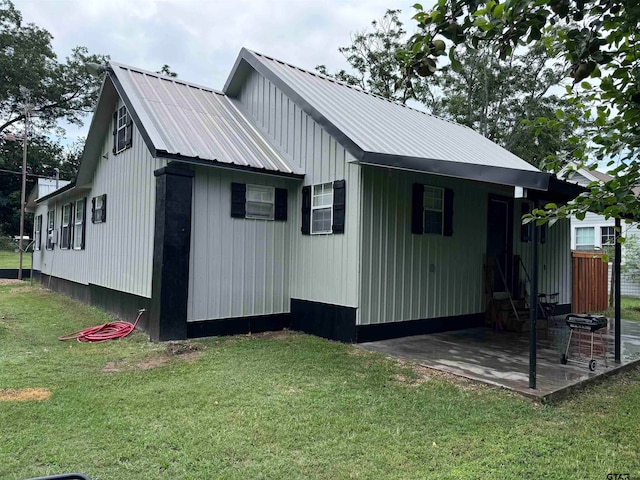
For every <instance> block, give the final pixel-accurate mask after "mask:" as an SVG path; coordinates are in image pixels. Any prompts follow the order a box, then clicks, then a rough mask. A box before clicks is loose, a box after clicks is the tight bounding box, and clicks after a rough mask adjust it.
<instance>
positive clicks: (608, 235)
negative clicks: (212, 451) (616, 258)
mask: <svg viewBox="0 0 640 480" xmlns="http://www.w3.org/2000/svg"><path fill="white" fill-rule="evenodd" d="M600 239H601V241H602V243H601V244H600V245H602V246H603V247H611V246H613V245H615V243H616V228H615V227H600Z"/></svg>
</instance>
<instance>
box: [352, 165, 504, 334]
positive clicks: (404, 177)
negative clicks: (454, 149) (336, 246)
mask: <svg viewBox="0 0 640 480" xmlns="http://www.w3.org/2000/svg"><path fill="white" fill-rule="evenodd" d="M362 171H363V180H362V192H363V201H362V237H363V243H362V283H361V296H360V298H361V300H360V311H359V315H358V324H360V325H369V324H379V323H389V322H397V321H406V320H417V319H425V318H437V317H448V316H455V315H465V314H472V313H479V312H482V311H483V310H484V297H483V261H484V256H485V253H486V237H487V233H486V232H487V230H486V229H487V205H488V195H489V193H502V194H505V192H501V191H500V190H496V189H494V188H492V187H490V186H488V185H486V184H481V183H476V182H468V181H463V180H458V179H454V178H447V177H438V176H433V175H424V174H417V173H409V172H402V171H398V170H391V169H383V168H375V167H363V169H362ZM413 183H423V184H425V185H432V186H435V187H446V188H451V189H453V191H454V205H453V212H454V213H453V236H451V237H445V236H441V235H428V234H426V235H415V234H412V233H411V195H412V193H411V192H412V185H413ZM507 193H508V192H507Z"/></svg>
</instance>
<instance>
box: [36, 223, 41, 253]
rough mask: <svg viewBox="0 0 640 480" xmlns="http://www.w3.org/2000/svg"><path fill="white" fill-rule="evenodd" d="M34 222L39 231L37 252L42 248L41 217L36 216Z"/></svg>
mask: <svg viewBox="0 0 640 480" xmlns="http://www.w3.org/2000/svg"><path fill="white" fill-rule="evenodd" d="M36 222H37V223H38V230H39V231H40V237H39V238H38V250H40V249H41V248H42V215H38V218H36Z"/></svg>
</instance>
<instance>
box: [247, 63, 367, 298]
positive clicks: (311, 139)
mask: <svg viewBox="0 0 640 480" xmlns="http://www.w3.org/2000/svg"><path fill="white" fill-rule="evenodd" d="M238 102H239V107H240V109H241V110H243V111H244V112H245V113H246V114H247V115H248V116H249V117H250V118H251V119H252V120H253V121H254V123H255V124H256V126H257V127H258V128H259V129H260V130H261V131H262V132H263V133H265V134H266V135H267V136H268V138H269V139H270V140H271V141H272V142H273V144H274V146H275V147H276V149H277V150H278V151H279V152H280V153H281V154H282V155H283V156H284V157H285V158H286V159H287V160H288V161H289V162H290V163H291V164H292V165H295V166H296V167H297V168H299V169H301V170H302V171H304V173H305V177H304V183H303V184H304V185H313V184H319V183H325V182H331V181H334V180H343V179H344V180H345V181H346V212H345V233H344V234H337V235H310V236H309V235H302V234H301V233H300V226H301V213H300V201H301V194H302V190H301V188H302V184H299V185H298V186H297V190H293V191H292V192H291V193H292V195H291V196H290V202H289V214H290V218H291V222H292V223H291V225H292V235H293V236H292V252H291V258H292V262H291V272H290V277H291V291H290V294H291V298H295V299H301V300H310V301H316V302H322V303H328V304H333V305H343V306H350V307H357V306H358V292H359V287H358V285H359V274H358V258H359V216H360V210H359V206H360V197H359V195H360V190H359V189H360V167H358V166H357V165H354V164H352V163H349V162H351V161H353V158H352V157H351V156H350V155H349V153H347V152H346V151H345V149H344V148H343V147H342V146H341V145H340V144H339V143H338V142H336V140H335V139H334V138H333V137H331V136H330V135H329V134H328V133H327V132H326V131H325V130H324V129H323V128H322V127H321V126H320V125H318V124H317V123H316V122H315V121H314V120H313V119H312V118H311V117H310V116H308V115H307V114H306V113H305V112H303V111H302V110H301V109H300V108H299V107H298V106H297V105H296V104H295V103H294V102H293V101H291V100H290V99H289V98H288V97H287V96H286V95H284V94H283V93H282V91H280V90H279V89H278V88H276V87H275V85H273V84H272V83H271V82H270V81H268V80H267V79H266V78H265V77H263V76H262V75H260V74H259V73H257V72H255V71H254V72H253V73H252V75H250V76H249V77H248V79H247V81H246V83H245V85H244V86H243V88H242V91H241V92H240V94H239V95H238Z"/></svg>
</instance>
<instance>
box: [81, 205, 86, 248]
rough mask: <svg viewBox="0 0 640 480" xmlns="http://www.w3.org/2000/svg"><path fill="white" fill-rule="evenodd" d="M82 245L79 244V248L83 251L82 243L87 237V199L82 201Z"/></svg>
mask: <svg viewBox="0 0 640 480" xmlns="http://www.w3.org/2000/svg"><path fill="white" fill-rule="evenodd" d="M82 203H83V204H84V205H83V206H82V243H81V244H80V248H81V249H82V250H84V243H85V239H86V237H87V197H84V198H83V199H82Z"/></svg>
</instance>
